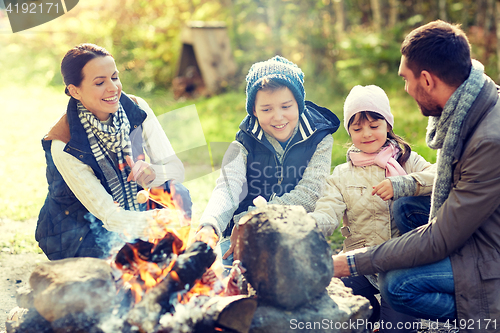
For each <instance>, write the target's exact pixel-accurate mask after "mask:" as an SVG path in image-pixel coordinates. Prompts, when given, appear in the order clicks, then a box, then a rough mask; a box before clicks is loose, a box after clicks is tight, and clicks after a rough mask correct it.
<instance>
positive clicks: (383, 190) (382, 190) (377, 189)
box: [372, 179, 394, 201]
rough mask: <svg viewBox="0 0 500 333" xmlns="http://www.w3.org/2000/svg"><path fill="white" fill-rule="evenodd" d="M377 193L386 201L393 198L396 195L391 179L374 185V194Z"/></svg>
mask: <svg viewBox="0 0 500 333" xmlns="http://www.w3.org/2000/svg"><path fill="white" fill-rule="evenodd" d="M375 194H376V195H378V196H379V197H380V199H382V200H384V201H387V200H390V199H392V197H393V196H394V190H393V189H392V183H391V181H390V180H389V179H384V180H383V181H381V182H380V183H379V184H378V185H375V186H373V191H372V195H375Z"/></svg>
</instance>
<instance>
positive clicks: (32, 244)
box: [0, 233, 43, 254]
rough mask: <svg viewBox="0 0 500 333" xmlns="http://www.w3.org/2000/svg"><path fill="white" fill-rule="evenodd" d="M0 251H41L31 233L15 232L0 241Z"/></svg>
mask: <svg viewBox="0 0 500 333" xmlns="http://www.w3.org/2000/svg"><path fill="white" fill-rule="evenodd" d="M0 251H2V252H4V253H10V254H21V253H39V254H42V253H43V251H42V249H40V247H39V246H38V242H37V241H36V240H35V238H34V237H33V235H32V234H28V235H27V234H20V233H16V234H15V235H14V236H13V237H12V238H10V239H9V240H7V241H2V242H0Z"/></svg>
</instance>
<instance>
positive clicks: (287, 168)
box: [223, 101, 340, 236]
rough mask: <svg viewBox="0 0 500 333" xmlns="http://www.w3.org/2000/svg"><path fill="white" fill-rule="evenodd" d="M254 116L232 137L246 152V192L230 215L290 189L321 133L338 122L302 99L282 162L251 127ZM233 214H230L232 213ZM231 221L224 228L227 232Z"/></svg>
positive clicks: (326, 110) (303, 167)
mask: <svg viewBox="0 0 500 333" xmlns="http://www.w3.org/2000/svg"><path fill="white" fill-rule="evenodd" d="M255 122H256V118H255V117H251V116H247V117H246V118H245V119H244V120H243V122H242V123H241V125H240V131H238V133H236V140H237V141H238V142H240V143H241V144H242V145H243V146H244V147H245V148H246V150H247V151H248V156H247V172H246V179H247V185H248V194H247V195H246V197H245V198H244V199H243V200H242V201H241V202H240V204H239V206H238V209H237V210H236V211H235V213H234V215H237V214H239V213H241V212H244V211H246V210H248V207H249V206H253V200H254V199H255V198H256V197H258V196H259V195H260V196H262V197H264V198H265V199H266V200H267V201H269V200H271V199H272V198H273V197H274V196H281V195H283V194H285V193H289V192H290V191H292V190H293V189H294V188H295V186H296V185H297V184H298V183H299V181H300V180H301V179H302V176H303V174H304V171H305V170H306V168H307V165H308V164H309V161H310V160H311V158H312V156H313V154H314V153H315V152H316V147H317V146H318V144H319V143H320V142H321V141H322V140H323V139H324V137H325V136H327V135H331V134H332V133H334V132H335V131H337V129H338V127H339V125H340V121H339V119H338V118H337V116H336V115H335V114H334V113H332V112H331V111H330V110H328V109H326V108H323V107H320V106H318V105H316V104H314V103H313V102H310V101H306V108H305V110H304V112H303V113H302V114H301V115H300V116H299V130H298V131H297V133H296V134H295V136H294V137H293V138H292V140H291V141H290V143H289V144H288V147H287V149H286V151H285V153H284V158H283V163H280V162H279V161H278V158H277V157H276V152H275V150H274V148H273V146H272V145H271V144H270V143H269V141H268V140H267V139H266V137H265V135H263V133H262V131H263V130H262V128H260V126H258V128H257V126H255ZM234 215H233V216H234ZM233 226H234V221H233V219H231V222H230V223H229V226H228V227H227V228H226V230H225V231H224V233H223V235H224V236H229V235H231V231H232V229H233Z"/></svg>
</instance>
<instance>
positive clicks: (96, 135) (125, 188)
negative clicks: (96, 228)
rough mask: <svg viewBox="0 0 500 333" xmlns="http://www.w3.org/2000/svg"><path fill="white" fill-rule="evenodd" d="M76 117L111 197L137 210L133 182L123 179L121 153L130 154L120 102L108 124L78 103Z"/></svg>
mask: <svg viewBox="0 0 500 333" xmlns="http://www.w3.org/2000/svg"><path fill="white" fill-rule="evenodd" d="M77 108H78V116H79V117H80V121H81V123H82V125H83V128H84V129H85V132H87V137H88V139H89V143H90V148H91V149H92V153H93V154H94V157H95V159H96V160H97V163H98V164H99V167H100V168H101V170H102V172H103V174H104V177H105V178H106V182H107V184H108V186H109V188H110V189H111V194H112V196H113V200H114V201H116V202H117V203H119V204H120V207H122V208H124V209H127V210H136V211H138V210H139V205H138V203H137V198H136V194H137V183H136V182H134V181H130V182H128V181H127V177H128V173H127V169H129V168H126V166H127V163H126V160H125V156H127V155H128V156H131V155H132V148H131V143H130V137H129V132H130V123H129V121H128V118H127V115H126V114H125V110H123V107H122V105H121V103H120V104H119V107H118V111H117V112H116V113H114V114H111V117H112V118H113V119H112V123H110V124H103V123H102V122H101V121H100V120H99V119H97V117H96V116H94V115H93V114H92V113H91V112H90V111H89V110H87V109H86V108H85V107H84V106H83V105H82V103H81V102H78V104H77ZM112 154H116V160H117V163H118V168H117V169H118V171H116V169H115V168H113V163H114V162H113V155H112Z"/></svg>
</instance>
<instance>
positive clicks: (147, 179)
mask: <svg viewBox="0 0 500 333" xmlns="http://www.w3.org/2000/svg"><path fill="white" fill-rule="evenodd" d="M125 160H126V161H127V164H128V166H129V167H130V169H131V170H132V171H131V172H130V174H129V175H128V178H127V181H131V180H133V181H135V182H136V183H137V184H139V185H140V186H141V187H143V188H147V187H148V185H149V184H151V183H152V182H153V180H155V178H156V173H155V171H154V169H153V168H152V167H151V164H149V163H147V162H144V161H142V160H138V161H137V162H135V163H134V160H133V159H132V157H131V156H125Z"/></svg>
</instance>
